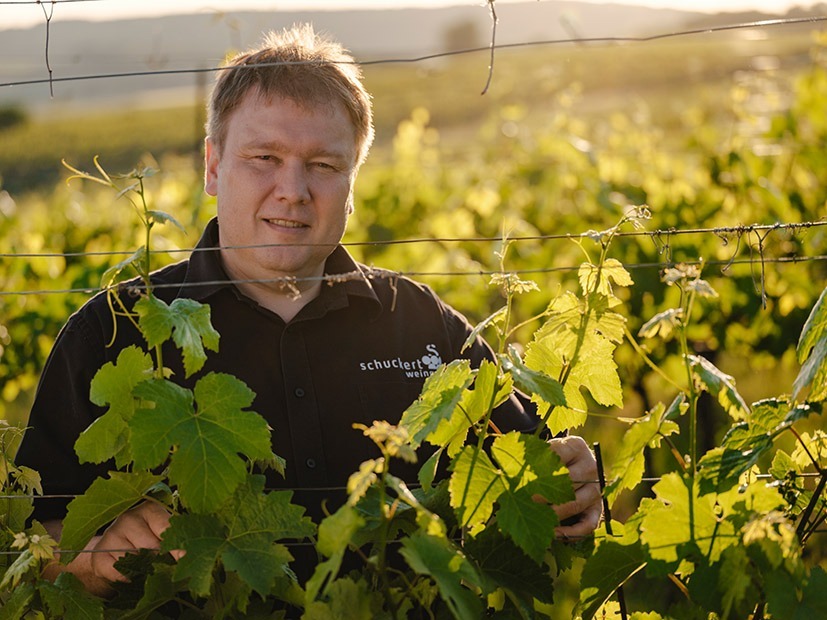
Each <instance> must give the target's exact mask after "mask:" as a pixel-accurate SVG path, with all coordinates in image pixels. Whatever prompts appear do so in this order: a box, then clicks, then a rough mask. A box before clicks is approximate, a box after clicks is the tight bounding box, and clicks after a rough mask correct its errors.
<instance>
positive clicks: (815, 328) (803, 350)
mask: <svg viewBox="0 0 827 620" xmlns="http://www.w3.org/2000/svg"><path fill="white" fill-rule="evenodd" d="M825 338H827V288H825V289H824V290H823V291H821V295H819V297H818V301H816V303H815V305H814V306H813V309H812V310H811V311H810V315H809V316H808V317H807V321H806V322H805V323H804V327H803V328H802V330H801V335H800V336H799V338H798V345H797V346H796V354H797V355H798V363H799V364H803V363H804V360H806V359H807V358H808V357H811V355H810V351H811V349H814V348H815V347H816V346H817V345H818V343H819V342H822V341H824V340H825Z"/></svg>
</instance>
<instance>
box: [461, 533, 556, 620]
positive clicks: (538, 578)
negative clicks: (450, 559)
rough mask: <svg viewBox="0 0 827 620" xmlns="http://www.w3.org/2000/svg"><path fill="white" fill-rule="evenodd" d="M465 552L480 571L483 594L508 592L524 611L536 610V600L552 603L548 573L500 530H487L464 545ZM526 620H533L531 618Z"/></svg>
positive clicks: (551, 586)
mask: <svg viewBox="0 0 827 620" xmlns="http://www.w3.org/2000/svg"><path fill="white" fill-rule="evenodd" d="M464 548H465V550H466V551H467V552H468V554H469V556H470V557H472V558H473V560H474V561H475V563H476V565H477V566H478V567H479V570H480V575H481V576H482V578H483V580H484V590H487V591H493V590H495V589H496V588H498V587H501V588H505V590H506V592H507V593H508V594H509V595H510V596H509V598H511V599H512V600H515V601H516V602H517V603H518V604H519V605H520V607H521V608H522V609H530V610H533V608H534V599H537V600H538V601H540V602H542V603H551V602H552V593H553V581H552V579H551V576H550V575H549V573H548V569H546V570H538V569H537V566H536V564H534V562H533V561H531V559H530V558H529V557H528V556H527V555H525V554H524V553H523V552H522V551H521V550H520V548H519V547H517V546H516V545H515V544H514V542H513V541H512V540H510V539H509V538H507V537H506V536H504V535H503V534H502V532H500V531H498V530H497V528H486V529H485V531H483V532H481V533H480V534H479V536H475V537H473V538H468V540H467V541H465V546H464ZM527 617H532V616H531V615H529V616H527Z"/></svg>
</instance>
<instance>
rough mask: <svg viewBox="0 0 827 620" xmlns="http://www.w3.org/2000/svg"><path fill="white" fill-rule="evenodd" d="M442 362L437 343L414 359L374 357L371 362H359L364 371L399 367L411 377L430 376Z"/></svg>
mask: <svg viewBox="0 0 827 620" xmlns="http://www.w3.org/2000/svg"><path fill="white" fill-rule="evenodd" d="M440 364H442V356H441V355H440V354H439V351H437V348H436V345H435V344H429V345H426V346H425V354H424V355H422V356H421V357H418V358H416V359H413V360H403V359H402V358H401V357H395V358H393V359H385V360H379V359H373V360H370V361H369V362H359V369H360V370H362V371H364V372H375V371H378V370H391V369H394V368H395V369H398V370H401V371H402V372H404V374H405V376H406V377H408V378H409V379H418V378H425V377H430V376H431V375H432V374H434V372H435V371H436V369H437V368H439V366H440Z"/></svg>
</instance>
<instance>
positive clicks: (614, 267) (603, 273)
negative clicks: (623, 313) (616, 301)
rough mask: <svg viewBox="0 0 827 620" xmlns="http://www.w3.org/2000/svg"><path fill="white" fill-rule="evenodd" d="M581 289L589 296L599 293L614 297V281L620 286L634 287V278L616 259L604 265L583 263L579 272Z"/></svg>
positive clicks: (609, 260)
mask: <svg viewBox="0 0 827 620" xmlns="http://www.w3.org/2000/svg"><path fill="white" fill-rule="evenodd" d="M577 277H578V279H579V280H580V288H581V290H582V291H583V293H585V294H587V295H589V294H592V293H599V294H601V295H606V296H607V297H609V296H612V281H614V282H615V284H617V285H618V286H632V285H633V284H634V282H633V281H632V276H630V275H629V272H628V271H626V269H625V268H624V267H623V263H621V262H620V261H619V260H617V259H616V258H607V259H606V260H605V261H604V262H603V264H602V265H599V266H598V265H593V264H592V263H583V264H582V265H580V269H579V270H578V272H577Z"/></svg>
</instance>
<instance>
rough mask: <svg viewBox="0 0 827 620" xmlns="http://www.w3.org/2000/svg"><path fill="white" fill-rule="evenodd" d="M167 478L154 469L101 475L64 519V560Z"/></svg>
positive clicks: (61, 544) (69, 557) (70, 507)
mask: <svg viewBox="0 0 827 620" xmlns="http://www.w3.org/2000/svg"><path fill="white" fill-rule="evenodd" d="M162 479H163V478H162V476H157V475H155V474H152V473H150V472H145V471H140V472H132V473H125V472H117V471H113V472H109V478H98V479H97V480H95V481H94V482H93V483H92V484H91V485H90V487H89V489H88V490H87V491H86V493H84V494H83V495H80V496H79V497H76V498H75V499H73V500H72V501H71V502H70V503H69V506H68V511H67V514H66V518H65V519H64V520H63V532H62V534H61V537H60V547H61V549H64V550H65V551H63V552H62V553H61V554H60V559H61V562H64V563H66V562H69V561H70V560H71V559H73V558H74V557H75V555H77V553H76V552H77V551H78V550H80V549H83V548H84V547H86V544H87V543H88V542H89V540H90V539H91V538H92V536H94V535H95V533H96V532H97V531H98V530H99V529H101V528H102V527H103V526H105V525H107V524H108V523H109V522H110V521H113V520H114V519H115V518H116V517H118V516H119V515H121V514H123V513H124V512H126V511H127V510H129V509H130V508H132V506H134V505H135V504H137V503H138V502H139V501H141V500H142V499H143V498H144V497H145V496H146V493H147V491H148V490H149V489H150V488H151V487H152V486H153V485H155V484H157V483H158V482H159V481H161V480H162Z"/></svg>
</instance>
